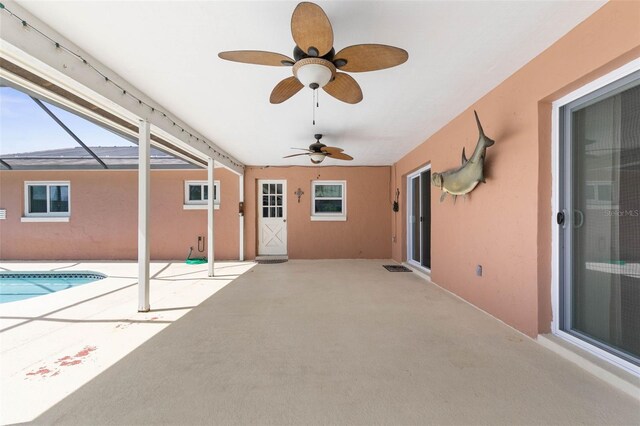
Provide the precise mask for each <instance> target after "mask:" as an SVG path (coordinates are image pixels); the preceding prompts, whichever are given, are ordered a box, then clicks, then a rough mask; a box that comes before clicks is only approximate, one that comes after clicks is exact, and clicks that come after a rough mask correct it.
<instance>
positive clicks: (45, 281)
mask: <svg viewBox="0 0 640 426" xmlns="http://www.w3.org/2000/svg"><path fill="white" fill-rule="evenodd" d="M103 278H106V275H103V274H101V273H99V272H92V271H78V272H64V273H61V272H0V303H7V302H15V301H17V300H24V299H29V298H31V297H37V296H42V295H45V294H50V293H55V292H56V291H61V290H66V289H69V288H72V287H78V286H81V285H83V284H88V283H90V282H94V281H97V280H101V279H103Z"/></svg>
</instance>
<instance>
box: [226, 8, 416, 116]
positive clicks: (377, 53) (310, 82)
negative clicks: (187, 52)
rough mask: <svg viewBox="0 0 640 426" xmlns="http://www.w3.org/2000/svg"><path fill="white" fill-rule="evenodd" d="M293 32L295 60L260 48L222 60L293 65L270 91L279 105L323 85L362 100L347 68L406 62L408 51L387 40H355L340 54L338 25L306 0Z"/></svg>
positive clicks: (361, 69)
mask: <svg viewBox="0 0 640 426" xmlns="http://www.w3.org/2000/svg"><path fill="white" fill-rule="evenodd" d="M291 34H292V35H293V40H294V41H295V43H296V46H295V47H294V49H293V57H294V58H295V59H291V58H289V57H288V56H286V55H282V54H280V53H273V52H264V51H260V50H236V51H229V52H220V53H219V54H218V56H219V57H220V58H222V59H226V60H228V61H235V62H243V63H248V64H258V65H271V66H277V67H282V66H291V67H293V77H289V78H285V79H284V80H282V81H281V82H280V83H278V84H277V85H276V87H275V88H274V89H273V91H272V92H271V97H270V99H269V100H270V102H271V103H272V104H279V103H282V102H284V101H286V100H287V99H289V98H290V97H292V96H293V95H295V94H296V93H298V91H300V89H302V88H303V87H305V86H307V87H310V88H311V89H313V90H316V89H318V88H320V87H322V88H323V89H324V91H325V92H327V93H328V94H330V95H331V96H333V97H334V98H336V99H338V100H341V101H343V102H346V103H349V104H356V103H358V102H360V101H361V100H362V90H361V89H360V86H359V85H358V83H357V82H356V81H355V80H354V79H353V77H351V76H350V75H349V74H345V73H344V72H339V71H338V70H340V71H347V72H364V71H376V70H381V69H385V68H391V67H395V66H396V65H400V64H402V63H404V62H406V61H407V59H408V58H409V54H408V53H407V51H406V50H404V49H400V48H398V47H393V46H386V45H383V44H356V45H353V46H349V47H345V48H344V49H342V50H340V51H339V52H338V53H335V49H334V48H333V29H332V28H331V22H330V21H329V18H328V17H327V15H326V14H325V13H324V11H323V10H322V8H321V7H320V6H318V5H316V4H314V3H309V2H302V3H300V4H298V6H296V8H295V10H294V11H293V15H292V16H291Z"/></svg>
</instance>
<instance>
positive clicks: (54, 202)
mask: <svg viewBox="0 0 640 426" xmlns="http://www.w3.org/2000/svg"><path fill="white" fill-rule="evenodd" d="M24 193H25V197H24V217H23V218H22V219H23V220H22V221H23V222H34V221H62V222H68V221H69V215H70V213H71V205H70V184H69V182H25V184H24Z"/></svg>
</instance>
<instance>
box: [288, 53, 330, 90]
mask: <svg viewBox="0 0 640 426" xmlns="http://www.w3.org/2000/svg"><path fill="white" fill-rule="evenodd" d="M335 73H336V67H335V66H334V65H333V64H332V63H331V62H330V61H327V60H326V59H321V58H305V59H301V60H299V61H298V62H296V64H295V65H294V66H293V74H294V75H295V76H296V78H297V79H298V80H299V81H300V83H302V84H303V85H304V86H305V87H310V88H312V89H318V88H320V87H324V86H325V85H326V84H327V83H329V82H330V81H331V80H332V79H333V78H334V76H335Z"/></svg>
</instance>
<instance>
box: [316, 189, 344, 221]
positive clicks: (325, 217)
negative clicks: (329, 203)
mask: <svg viewBox="0 0 640 426" xmlns="http://www.w3.org/2000/svg"><path fill="white" fill-rule="evenodd" d="M316 185H340V186H342V196H341V197H321V199H324V200H341V201H342V212H341V213H317V212H316V211H315V207H316V188H315V187H316ZM346 220H347V181H346V180H312V181H311V221H313V222H322V221H327V222H344V221H346Z"/></svg>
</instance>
